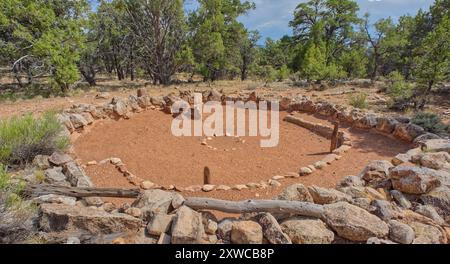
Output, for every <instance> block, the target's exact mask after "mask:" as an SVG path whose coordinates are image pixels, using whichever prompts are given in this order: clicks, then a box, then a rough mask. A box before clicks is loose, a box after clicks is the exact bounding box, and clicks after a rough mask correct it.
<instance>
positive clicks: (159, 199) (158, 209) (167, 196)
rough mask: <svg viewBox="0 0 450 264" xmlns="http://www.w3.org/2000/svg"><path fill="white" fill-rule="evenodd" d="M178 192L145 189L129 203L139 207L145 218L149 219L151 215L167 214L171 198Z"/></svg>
mask: <svg viewBox="0 0 450 264" xmlns="http://www.w3.org/2000/svg"><path fill="white" fill-rule="evenodd" d="M178 195H180V194H178V193H174V192H166V191H162V190H158V189H155V190H147V191H144V192H142V193H141V195H139V197H138V198H137V199H136V200H135V201H134V202H133V203H132V204H131V206H132V207H136V208H140V209H141V210H142V213H143V214H144V218H145V219H150V218H151V217H152V216H153V215H155V214H158V213H162V214H167V213H169V210H170V209H171V205H172V200H173V199H174V197H175V196H178Z"/></svg>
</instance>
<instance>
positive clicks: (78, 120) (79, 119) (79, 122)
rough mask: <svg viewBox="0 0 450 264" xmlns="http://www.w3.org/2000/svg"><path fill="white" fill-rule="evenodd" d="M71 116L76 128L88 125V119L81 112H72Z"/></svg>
mask: <svg viewBox="0 0 450 264" xmlns="http://www.w3.org/2000/svg"><path fill="white" fill-rule="evenodd" d="M69 118H70V122H72V125H73V127H74V128H75V129H78V128H83V127H85V126H87V125H88V121H87V120H86V119H85V118H84V117H83V116H82V115H81V114H71V115H70V116H69Z"/></svg>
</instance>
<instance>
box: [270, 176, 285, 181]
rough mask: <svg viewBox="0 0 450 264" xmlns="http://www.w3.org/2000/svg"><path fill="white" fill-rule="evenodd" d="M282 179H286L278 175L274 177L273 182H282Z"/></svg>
mask: <svg viewBox="0 0 450 264" xmlns="http://www.w3.org/2000/svg"><path fill="white" fill-rule="evenodd" d="M282 179H284V176H279V175H276V176H273V177H272V180H282Z"/></svg>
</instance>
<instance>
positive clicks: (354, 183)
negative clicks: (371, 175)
mask: <svg viewBox="0 0 450 264" xmlns="http://www.w3.org/2000/svg"><path fill="white" fill-rule="evenodd" d="M364 184H365V183H364V181H363V180H361V178H360V177H357V176H347V177H344V178H343V179H342V180H340V181H339V183H338V184H337V186H336V187H337V188H343V187H362V186H364Z"/></svg>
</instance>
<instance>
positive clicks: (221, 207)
mask: <svg viewBox="0 0 450 264" xmlns="http://www.w3.org/2000/svg"><path fill="white" fill-rule="evenodd" d="M184 205H186V206H188V207H190V208H192V209H195V210H217V211H222V212H226V213H255V212H269V213H292V214H296V215H302V216H311V217H316V218H320V217H322V213H323V207H322V206H321V205H317V204H313V203H307V202H298V201H282V200H246V201H239V202H234V201H225V200H217V199H211V198H196V197H190V198H186V201H185V202H184Z"/></svg>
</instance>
